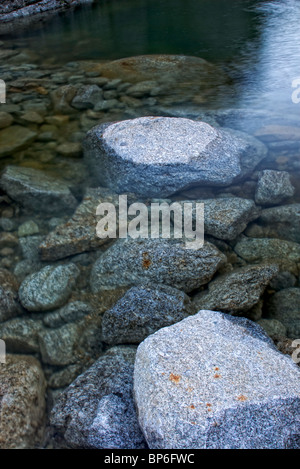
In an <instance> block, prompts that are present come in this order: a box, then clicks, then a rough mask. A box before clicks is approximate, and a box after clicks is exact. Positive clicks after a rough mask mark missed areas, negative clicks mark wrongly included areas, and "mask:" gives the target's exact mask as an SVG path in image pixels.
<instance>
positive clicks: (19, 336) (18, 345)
mask: <svg viewBox="0 0 300 469" xmlns="http://www.w3.org/2000/svg"><path fill="white" fill-rule="evenodd" d="M42 329H43V325H42V321H41V320H38V319H31V318H26V317H25V318H24V317H22V318H15V319H11V320H10V321H6V322H4V323H3V324H1V325H0V337H1V339H2V340H4V341H5V344H6V350H7V352H9V353H32V354H33V353H37V352H39V350H40V346H39V334H40V333H41V331H42Z"/></svg>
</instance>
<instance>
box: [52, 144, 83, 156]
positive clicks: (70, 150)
mask: <svg viewBox="0 0 300 469" xmlns="http://www.w3.org/2000/svg"><path fill="white" fill-rule="evenodd" d="M56 151H57V153H59V154H60V155H62V156H66V157H70V158H78V157H79V156H81V154H82V145H81V143H75V142H66V143H62V144H61V145H59V146H58V147H57V149H56Z"/></svg>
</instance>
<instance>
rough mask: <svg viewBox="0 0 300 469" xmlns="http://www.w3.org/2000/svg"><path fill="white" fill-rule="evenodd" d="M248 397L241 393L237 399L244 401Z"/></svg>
mask: <svg viewBox="0 0 300 469" xmlns="http://www.w3.org/2000/svg"><path fill="white" fill-rule="evenodd" d="M247 399H248V397H246V396H244V395H243V394H241V395H240V396H238V397H237V400H238V401H242V402H243V401H246V400H247Z"/></svg>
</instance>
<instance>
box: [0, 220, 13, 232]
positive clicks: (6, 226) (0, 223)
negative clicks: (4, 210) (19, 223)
mask: <svg viewBox="0 0 300 469" xmlns="http://www.w3.org/2000/svg"><path fill="white" fill-rule="evenodd" d="M15 226H16V224H15V222H14V220H11V219H10V218H6V217H1V218H0V229H2V230H3V231H14V229H15Z"/></svg>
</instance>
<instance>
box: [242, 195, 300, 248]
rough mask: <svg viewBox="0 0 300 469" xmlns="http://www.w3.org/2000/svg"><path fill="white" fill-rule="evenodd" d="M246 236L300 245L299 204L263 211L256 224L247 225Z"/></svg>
mask: <svg viewBox="0 0 300 469" xmlns="http://www.w3.org/2000/svg"><path fill="white" fill-rule="evenodd" d="M246 234H247V236H251V237H252V236H253V237H257V238H260V237H262V238H280V239H286V240H287V241H294V242H295V243H300V204H289V205H280V206H279V207H272V208H267V209H265V210H263V211H262V212H261V215H260V217H259V219H258V220H257V223H253V224H251V225H249V227H248V229H247V231H246Z"/></svg>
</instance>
